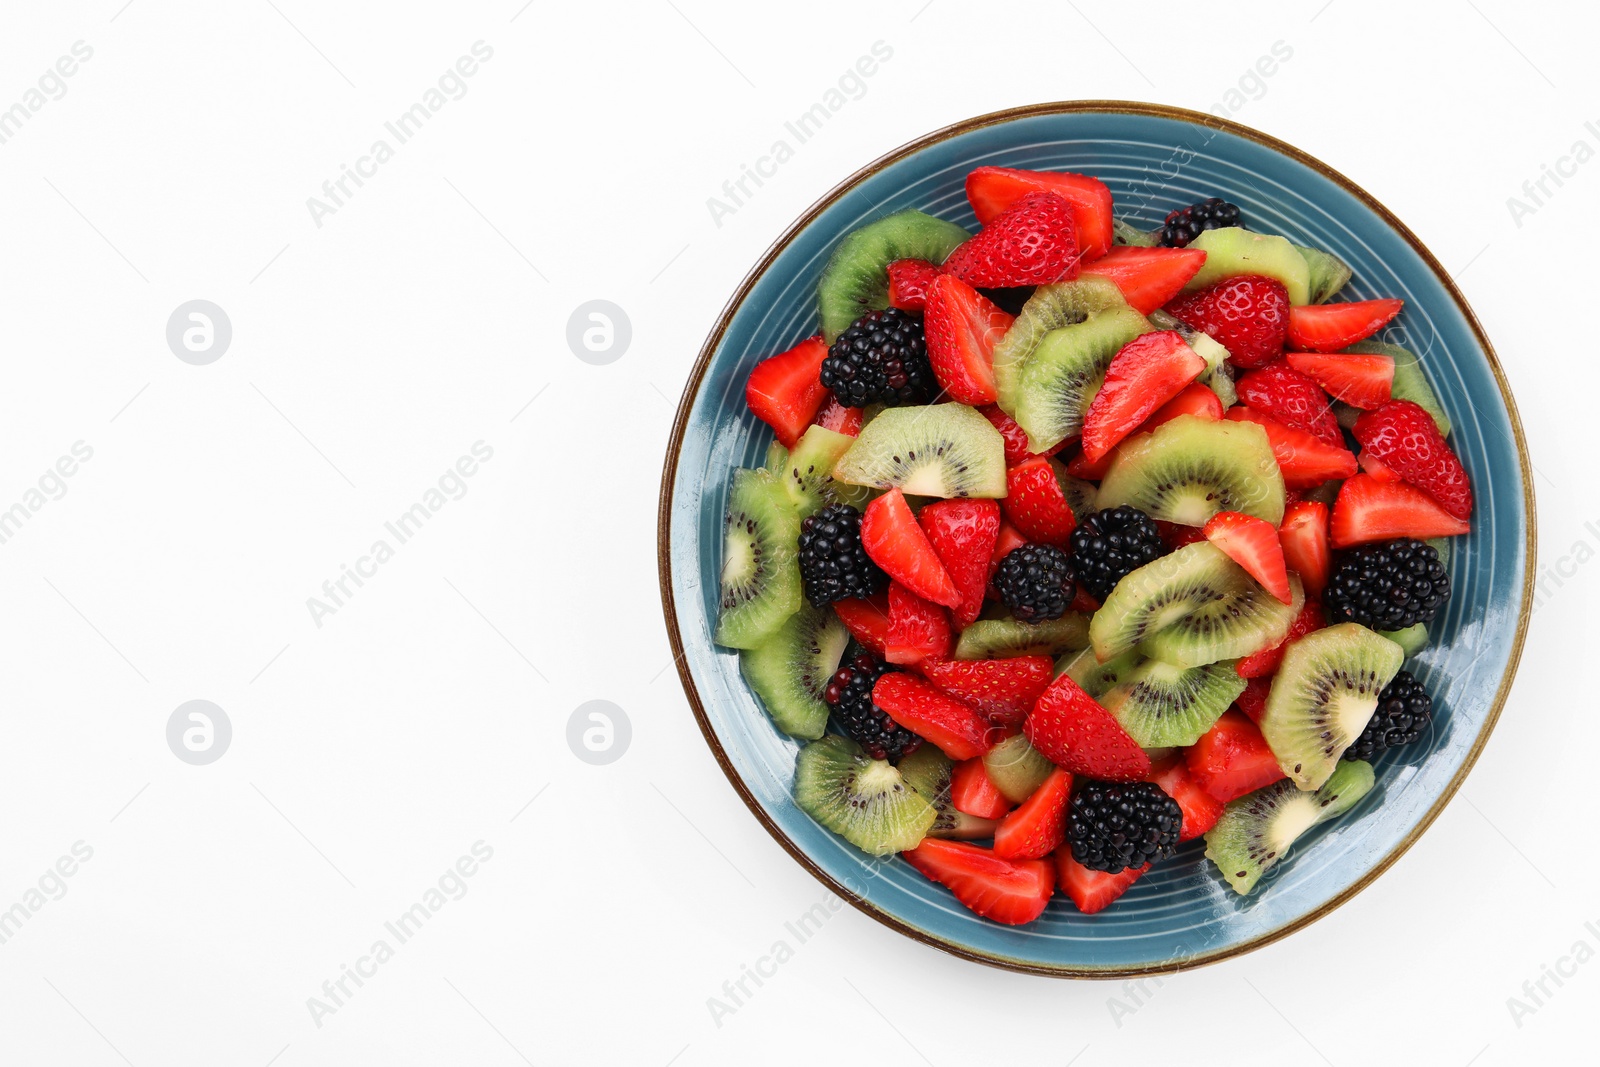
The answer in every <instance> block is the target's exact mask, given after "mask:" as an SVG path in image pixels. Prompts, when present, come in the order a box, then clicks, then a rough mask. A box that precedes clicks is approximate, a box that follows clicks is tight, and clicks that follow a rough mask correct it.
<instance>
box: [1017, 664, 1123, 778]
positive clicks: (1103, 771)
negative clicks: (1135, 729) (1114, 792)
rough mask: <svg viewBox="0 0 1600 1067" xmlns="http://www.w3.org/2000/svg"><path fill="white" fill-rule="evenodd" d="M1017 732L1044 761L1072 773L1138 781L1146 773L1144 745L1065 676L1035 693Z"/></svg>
mask: <svg viewBox="0 0 1600 1067" xmlns="http://www.w3.org/2000/svg"><path fill="white" fill-rule="evenodd" d="M1022 732H1023V733H1025V734H1027V735H1028V743H1029V744H1031V745H1032V746H1033V747H1034V748H1036V749H1038V750H1039V751H1040V752H1041V753H1042V754H1043V755H1044V756H1045V758H1046V759H1048V760H1050V761H1051V762H1052V763H1055V764H1056V765H1057V766H1060V767H1065V768H1066V769H1067V770H1069V771H1071V772H1072V773H1074V774H1083V775H1087V776H1089V777H1090V778H1101V779H1104V780H1106V781H1113V782H1137V781H1140V780H1141V779H1143V778H1144V777H1145V775H1147V774H1149V773H1150V757H1149V756H1148V755H1146V754H1145V751H1144V749H1142V748H1140V747H1139V746H1138V744H1136V743H1135V742H1134V740H1133V738H1131V737H1129V736H1128V732H1127V731H1126V730H1124V729H1123V728H1122V726H1121V725H1120V724H1118V722H1117V720H1116V719H1115V718H1113V717H1112V715H1111V713H1110V712H1109V711H1107V710H1106V709H1105V708H1103V707H1101V706H1100V705H1099V704H1097V703H1096V702H1095V699H1094V698H1093V697H1091V696H1090V695H1089V694H1088V693H1085V692H1084V691H1083V690H1082V689H1080V688H1079V687H1078V683H1077V682H1074V681H1073V680H1072V679H1071V678H1069V677H1068V676H1067V675H1065V674H1063V675H1062V676H1061V677H1059V678H1057V679H1056V680H1055V681H1053V682H1051V683H1050V687H1049V688H1048V689H1046V690H1045V691H1044V692H1043V693H1042V694H1040V696H1039V700H1038V702H1037V703H1035V704H1034V706H1033V712H1032V714H1030V715H1029V716H1028V721H1027V722H1026V723H1024V724H1023V727H1022Z"/></svg>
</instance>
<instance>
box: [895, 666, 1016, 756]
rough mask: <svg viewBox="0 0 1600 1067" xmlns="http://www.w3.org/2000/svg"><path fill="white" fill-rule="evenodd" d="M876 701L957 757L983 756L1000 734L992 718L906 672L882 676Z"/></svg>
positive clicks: (915, 730)
mask: <svg viewBox="0 0 1600 1067" xmlns="http://www.w3.org/2000/svg"><path fill="white" fill-rule="evenodd" d="M872 703H873V704H875V705H876V706H877V707H878V708H879V709H880V710H882V711H884V712H887V713H888V715H889V718H891V719H893V720H894V721H895V722H897V723H899V724H900V725H901V726H904V727H905V728H906V729H907V730H910V731H911V732H912V733H914V734H916V735H917V736H918V737H921V738H924V739H926V740H928V741H932V742H933V743H934V744H935V745H937V746H938V747H939V749H940V751H942V752H943V753H944V754H945V755H946V756H949V757H950V758H951V759H953V760H964V759H972V758H973V757H974V756H981V755H983V754H984V753H985V752H987V751H989V750H990V749H991V748H993V747H994V742H995V739H997V738H998V736H999V734H998V733H997V732H996V731H995V729H994V727H992V726H990V725H989V720H987V719H985V718H984V717H983V716H982V715H979V714H978V713H977V712H976V711H974V710H972V708H970V707H968V706H967V705H966V704H963V703H962V702H961V701H959V700H957V699H955V698H954V697H950V696H946V695H945V694H944V693H941V692H940V691H939V690H937V689H935V688H934V687H933V686H932V685H931V684H930V683H929V682H927V681H924V680H923V679H921V678H919V677H917V676H916V675H914V674H907V673H906V672H905V671H892V672H890V673H889V674H885V675H884V676H883V677H882V678H879V679H878V681H877V684H875V685H874V686H873V687H872Z"/></svg>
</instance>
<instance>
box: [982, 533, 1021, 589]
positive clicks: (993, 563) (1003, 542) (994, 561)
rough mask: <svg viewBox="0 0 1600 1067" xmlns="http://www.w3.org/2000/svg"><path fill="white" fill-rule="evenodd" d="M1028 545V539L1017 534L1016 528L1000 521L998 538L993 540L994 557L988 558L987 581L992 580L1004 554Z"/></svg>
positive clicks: (1004, 556)
mask: <svg viewBox="0 0 1600 1067" xmlns="http://www.w3.org/2000/svg"><path fill="white" fill-rule="evenodd" d="M1027 543H1028V539H1027V538H1026V537H1023V536H1022V534H1020V533H1018V532H1017V528H1016V527H1015V526H1013V525H1011V524H1010V523H1009V522H1006V521H1004V520H1001V522H1000V536H999V537H997V538H995V542H994V555H992V556H990V557H989V580H990V581H993V580H994V572H995V571H996V570H998V569H999V568H1000V561H1001V560H1003V559H1005V558H1006V553H1007V552H1010V551H1011V550H1012V549H1013V548H1021V547H1022V546H1023V545H1025V544H1027Z"/></svg>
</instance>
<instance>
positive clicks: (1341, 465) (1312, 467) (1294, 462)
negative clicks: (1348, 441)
mask: <svg viewBox="0 0 1600 1067" xmlns="http://www.w3.org/2000/svg"><path fill="white" fill-rule="evenodd" d="M1227 417H1228V419H1230V420H1231V421H1233V422H1253V423H1255V424H1256V425H1257V426H1260V427H1261V428H1262V429H1263V430H1265V431H1267V442H1268V443H1269V444H1270V445H1272V455H1273V457H1274V458H1275V459H1276V460H1277V461H1278V470H1279V471H1280V472H1281V473H1282V474H1283V484H1284V485H1286V486H1288V487H1289V488H1290V489H1309V488H1311V487H1312V486H1317V485H1321V484H1322V483H1323V482H1326V481H1335V480H1338V479H1341V478H1348V477H1350V476H1351V475H1352V474H1354V473H1355V472H1356V456H1355V453H1354V452H1351V451H1350V450H1349V449H1348V448H1345V447H1344V444H1343V441H1344V438H1342V437H1341V438H1340V439H1339V440H1340V443H1339V444H1329V443H1328V442H1327V441H1324V440H1323V439H1322V438H1320V437H1318V436H1317V435H1315V434H1312V433H1307V432H1306V431H1305V430H1301V429H1298V428H1297V427H1294V426H1288V425H1285V424H1284V423H1282V422H1279V421H1278V420H1277V419H1275V418H1272V417H1271V416H1268V415H1263V414H1262V413H1261V412H1259V411H1256V410H1254V409H1252V408H1248V407H1234V408H1229V409H1228V414H1227Z"/></svg>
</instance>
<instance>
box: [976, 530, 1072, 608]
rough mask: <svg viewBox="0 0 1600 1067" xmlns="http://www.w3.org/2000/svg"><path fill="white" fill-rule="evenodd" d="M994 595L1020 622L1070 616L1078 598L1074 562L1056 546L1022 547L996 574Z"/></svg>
mask: <svg viewBox="0 0 1600 1067" xmlns="http://www.w3.org/2000/svg"><path fill="white" fill-rule="evenodd" d="M994 588H995V592H997V593H999V594H1000V599H1001V600H1003V601H1005V603H1006V607H1008V608H1010V609H1011V614H1012V615H1014V616H1016V617H1017V619H1018V620H1019V621H1021V622H1046V621H1048V620H1050V619H1059V618H1061V616H1063V615H1065V614H1066V613H1067V605H1069V604H1071V603H1072V600H1073V598H1074V597H1076V596H1077V595H1078V582H1077V574H1076V573H1075V572H1074V571H1073V569H1072V561H1071V560H1069V559H1068V558H1067V554H1066V553H1065V552H1063V551H1061V550H1060V549H1059V548H1057V547H1056V546H1055V545H1019V546H1018V547H1016V548H1013V549H1012V550H1011V551H1010V552H1007V553H1006V554H1005V558H1004V559H1002V560H1001V561H1000V569H999V570H997V571H995V572H994Z"/></svg>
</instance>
